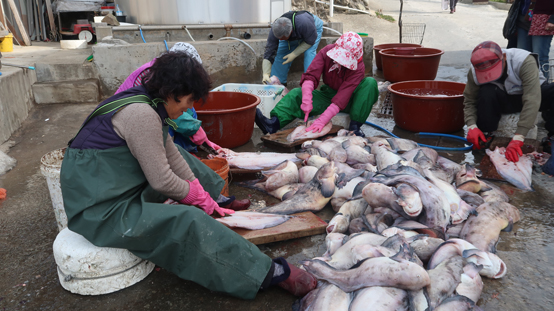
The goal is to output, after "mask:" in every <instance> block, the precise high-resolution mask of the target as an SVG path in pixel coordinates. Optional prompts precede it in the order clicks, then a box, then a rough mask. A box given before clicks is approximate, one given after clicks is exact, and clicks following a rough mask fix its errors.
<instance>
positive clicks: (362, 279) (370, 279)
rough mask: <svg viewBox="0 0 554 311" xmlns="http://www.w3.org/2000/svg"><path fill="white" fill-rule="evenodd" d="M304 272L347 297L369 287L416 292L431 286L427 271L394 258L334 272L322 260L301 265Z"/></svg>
mask: <svg viewBox="0 0 554 311" xmlns="http://www.w3.org/2000/svg"><path fill="white" fill-rule="evenodd" d="M302 265H304V267H305V268H306V271H308V272H310V273H312V274H313V275H314V276H315V277H316V278H318V279H320V280H326V281H327V282H329V283H332V284H335V285H336V286H338V287H339V288H340V289H342V290H343V291H345V292H347V293H349V292H353V291H355V290H358V289H360V288H364V287H369V286H389V287H396V288H399V289H405V290H418V289H421V288H423V287H425V286H427V285H429V284H430V283H431V280H430V279H429V274H427V271H425V269H423V268H422V267H420V266H419V265H418V264H416V263H413V262H410V261H408V260H404V259H401V260H400V261H396V260H395V257H377V258H369V259H366V260H364V261H363V262H361V263H360V265H359V266H355V267H352V268H351V269H350V270H345V271H341V270H336V269H334V268H333V267H331V266H329V265H328V264H327V263H325V262H324V261H321V260H311V261H303V262H302Z"/></svg>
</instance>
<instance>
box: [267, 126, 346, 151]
mask: <svg viewBox="0 0 554 311" xmlns="http://www.w3.org/2000/svg"><path fill="white" fill-rule="evenodd" d="M342 129H343V127H342V126H340V125H333V127H332V128H331V130H330V131H329V133H327V135H325V136H329V135H336V134H337V132H338V131H339V130H342ZM294 130H295V128H290V129H286V130H282V131H279V132H277V133H274V134H266V135H264V136H262V137H260V139H261V140H262V141H263V142H264V145H265V146H266V147H268V148H274V149H277V150H281V151H285V152H295V150H296V146H300V145H302V143H304V142H305V141H308V140H314V139H322V138H323V137H325V136H322V137H318V138H306V139H300V140H296V141H293V142H289V141H288V140H287V136H289V134H290V133H292V132H293V131H294Z"/></svg>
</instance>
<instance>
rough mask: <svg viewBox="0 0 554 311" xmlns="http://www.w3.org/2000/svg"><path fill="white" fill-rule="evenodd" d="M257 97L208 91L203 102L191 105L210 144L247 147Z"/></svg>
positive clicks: (250, 135)
mask: <svg viewBox="0 0 554 311" xmlns="http://www.w3.org/2000/svg"><path fill="white" fill-rule="evenodd" d="M259 103H260V98H259V97H258V96H256V95H252V94H248V93H240V92H210V93H209V95H208V98H207V99H206V103H205V104H204V105H202V104H201V103H200V102H196V103H194V109H196V113H197V114H198V119H199V120H201V121H202V128H203V129H204V131H206V134H207V135H208V138H209V139H210V141H212V142H214V143H216V144H218V145H220V146H221V147H224V148H235V147H238V146H241V145H244V144H246V143H247V142H248V141H249V140H250V138H251V137H252V132H253V131H254V118H255V116H256V106H258V104H259Z"/></svg>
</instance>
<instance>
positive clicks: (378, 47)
mask: <svg viewBox="0 0 554 311" xmlns="http://www.w3.org/2000/svg"><path fill="white" fill-rule="evenodd" d="M420 47H421V45H419V44H415V43H385V44H378V45H376V46H374V47H373V50H374V51H375V65H377V70H383V65H382V64H381V54H379V51H381V50H384V49H392V48H420Z"/></svg>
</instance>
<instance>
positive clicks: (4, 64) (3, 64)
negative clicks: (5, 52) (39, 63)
mask: <svg viewBox="0 0 554 311" xmlns="http://www.w3.org/2000/svg"><path fill="white" fill-rule="evenodd" d="M2 66H10V67H18V68H25V69H31V70H35V67H33V66H23V65H16V64H9V63H5V62H2Z"/></svg>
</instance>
